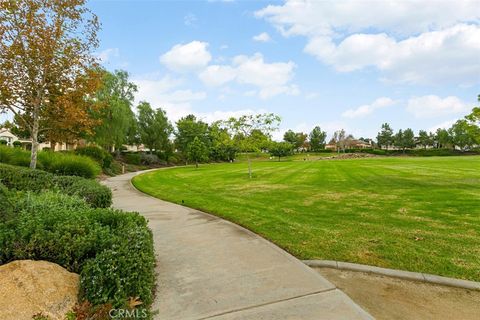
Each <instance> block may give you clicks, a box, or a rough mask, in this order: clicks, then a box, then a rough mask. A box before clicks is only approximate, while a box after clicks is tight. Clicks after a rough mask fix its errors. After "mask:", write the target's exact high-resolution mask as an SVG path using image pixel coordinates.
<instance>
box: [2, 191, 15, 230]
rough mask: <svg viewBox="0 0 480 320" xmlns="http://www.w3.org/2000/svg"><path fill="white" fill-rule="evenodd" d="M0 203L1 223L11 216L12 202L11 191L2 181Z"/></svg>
mask: <svg viewBox="0 0 480 320" xmlns="http://www.w3.org/2000/svg"><path fill="white" fill-rule="evenodd" d="M0 203H1V205H0V223H1V222H5V221H8V220H10V219H11V218H12V216H13V202H12V196H11V192H10V191H9V190H8V189H7V187H5V186H4V185H3V184H2V183H0ZM0 232H1V230H0Z"/></svg>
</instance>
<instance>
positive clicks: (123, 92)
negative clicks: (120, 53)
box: [92, 70, 137, 151]
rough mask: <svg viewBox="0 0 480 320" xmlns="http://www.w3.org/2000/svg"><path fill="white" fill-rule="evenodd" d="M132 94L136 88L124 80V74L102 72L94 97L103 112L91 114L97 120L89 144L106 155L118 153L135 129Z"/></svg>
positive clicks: (118, 71) (126, 77)
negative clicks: (105, 150)
mask: <svg viewBox="0 0 480 320" xmlns="http://www.w3.org/2000/svg"><path fill="white" fill-rule="evenodd" d="M136 91H137V86H136V85H135V84H134V83H132V82H130V81H129V80H128V73H127V72H126V71H122V70H116V71H115V72H113V73H111V72H108V71H104V72H103V80H102V87H101V89H100V90H99V91H98V92H97V94H96V98H97V100H98V101H99V103H102V104H103V108H102V109H101V110H99V111H98V112H94V113H93V117H94V118H95V119H98V120H99V125H97V126H96V127H95V128H94V133H93V137H92V140H93V141H95V142H96V143H98V144H99V145H101V146H103V147H104V148H105V149H108V150H110V151H113V149H116V150H117V151H120V148H121V147H122V146H123V144H125V143H126V142H127V140H128V139H127V138H128V134H129V132H130V131H131V130H132V127H134V126H135V114H134V113H133V111H132V105H133V100H134V94H135V92H136Z"/></svg>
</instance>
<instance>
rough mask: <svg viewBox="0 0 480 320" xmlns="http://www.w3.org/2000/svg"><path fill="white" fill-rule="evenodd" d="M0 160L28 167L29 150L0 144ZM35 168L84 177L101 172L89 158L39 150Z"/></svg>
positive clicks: (92, 176) (93, 175) (90, 176)
mask: <svg viewBox="0 0 480 320" xmlns="http://www.w3.org/2000/svg"><path fill="white" fill-rule="evenodd" d="M0 162H2V163H7V164H11V165H14V166H21V167H28V166H30V151H26V150H23V149H21V148H9V147H6V146H0ZM37 168H39V169H43V170H45V171H48V172H51V173H54V174H59V175H67V176H80V177H84V178H94V177H95V176H97V175H98V174H99V173H100V172H101V170H100V166H99V165H98V164H97V163H96V162H95V161H94V160H92V159H91V158H89V157H86V156H80V155H75V154H73V153H67V152H48V151H41V152H39V153H38V162H37Z"/></svg>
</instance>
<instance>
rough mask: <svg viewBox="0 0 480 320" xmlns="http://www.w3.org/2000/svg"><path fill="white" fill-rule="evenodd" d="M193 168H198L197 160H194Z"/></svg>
mask: <svg viewBox="0 0 480 320" xmlns="http://www.w3.org/2000/svg"><path fill="white" fill-rule="evenodd" d="M195 168H197V169H198V161H197V160H195Z"/></svg>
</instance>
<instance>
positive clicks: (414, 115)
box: [88, 0, 480, 139]
mask: <svg viewBox="0 0 480 320" xmlns="http://www.w3.org/2000/svg"><path fill="white" fill-rule="evenodd" d="M88 6H89V7H90V8H91V10H92V11H93V12H94V13H95V14H97V15H98V17H99V19H100V22H101V24H102V30H101V31H100V33H99V38H100V47H99V48H98V50H97V51H96V53H95V54H96V55H97V56H98V58H99V59H100V60H101V61H102V64H103V65H104V66H105V67H106V68H107V69H109V70H115V69H123V70H126V71H128V72H129V74H130V78H131V80H132V81H133V82H135V83H136V84H137V86H138V92H137V94H136V103H138V102H139V101H142V100H145V101H148V102H150V103H151V104H152V106H153V107H155V108H163V109H164V110H166V112H167V114H168V116H169V118H170V119H171V120H172V121H175V120H177V119H179V118H180V117H182V116H185V115H187V114H190V113H193V114H195V115H197V116H198V117H199V118H200V119H203V120H204V121H207V122H211V121H214V120H219V119H225V118H228V117H230V116H238V115H241V114H245V113H258V112H262V113H263V112H273V113H276V114H278V115H280V116H281V117H282V124H281V130H280V131H279V132H277V133H276V134H275V135H274V137H275V138H276V139H279V138H280V137H281V136H282V134H283V131H285V130H286V129H293V130H294V131H304V132H309V131H310V130H311V129H312V128H313V127H314V126H316V125H319V126H320V127H321V128H322V129H323V130H325V131H327V132H328V133H330V134H331V133H333V131H335V130H339V129H342V128H343V129H345V130H346V131H347V133H351V134H353V135H355V136H356V137H371V138H374V137H375V136H376V134H377V132H378V131H379V129H380V127H381V124H382V123H384V122H388V123H390V124H391V126H392V127H393V128H394V129H395V130H397V129H400V128H402V129H405V128H412V129H414V130H415V131H418V130H419V129H426V130H435V129H436V128H438V127H445V126H450V125H451V124H452V123H453V122H454V121H455V120H457V119H459V118H462V117H463V116H464V115H466V114H467V113H469V110H471V109H472V107H474V106H476V105H478V103H477V95H478V94H480V89H479V84H480V3H479V2H478V1H459V0H457V1H453V0H452V1H427V0H423V1H416V0H411V1H352V0H343V1H318V0H317V1H308V0H303V1H301V0H295V1H293V0H292V1H290V0H287V1H239V0H230V1H214V0H211V1H139V0H135V1H101V0H90V1H89V3H88Z"/></svg>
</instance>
